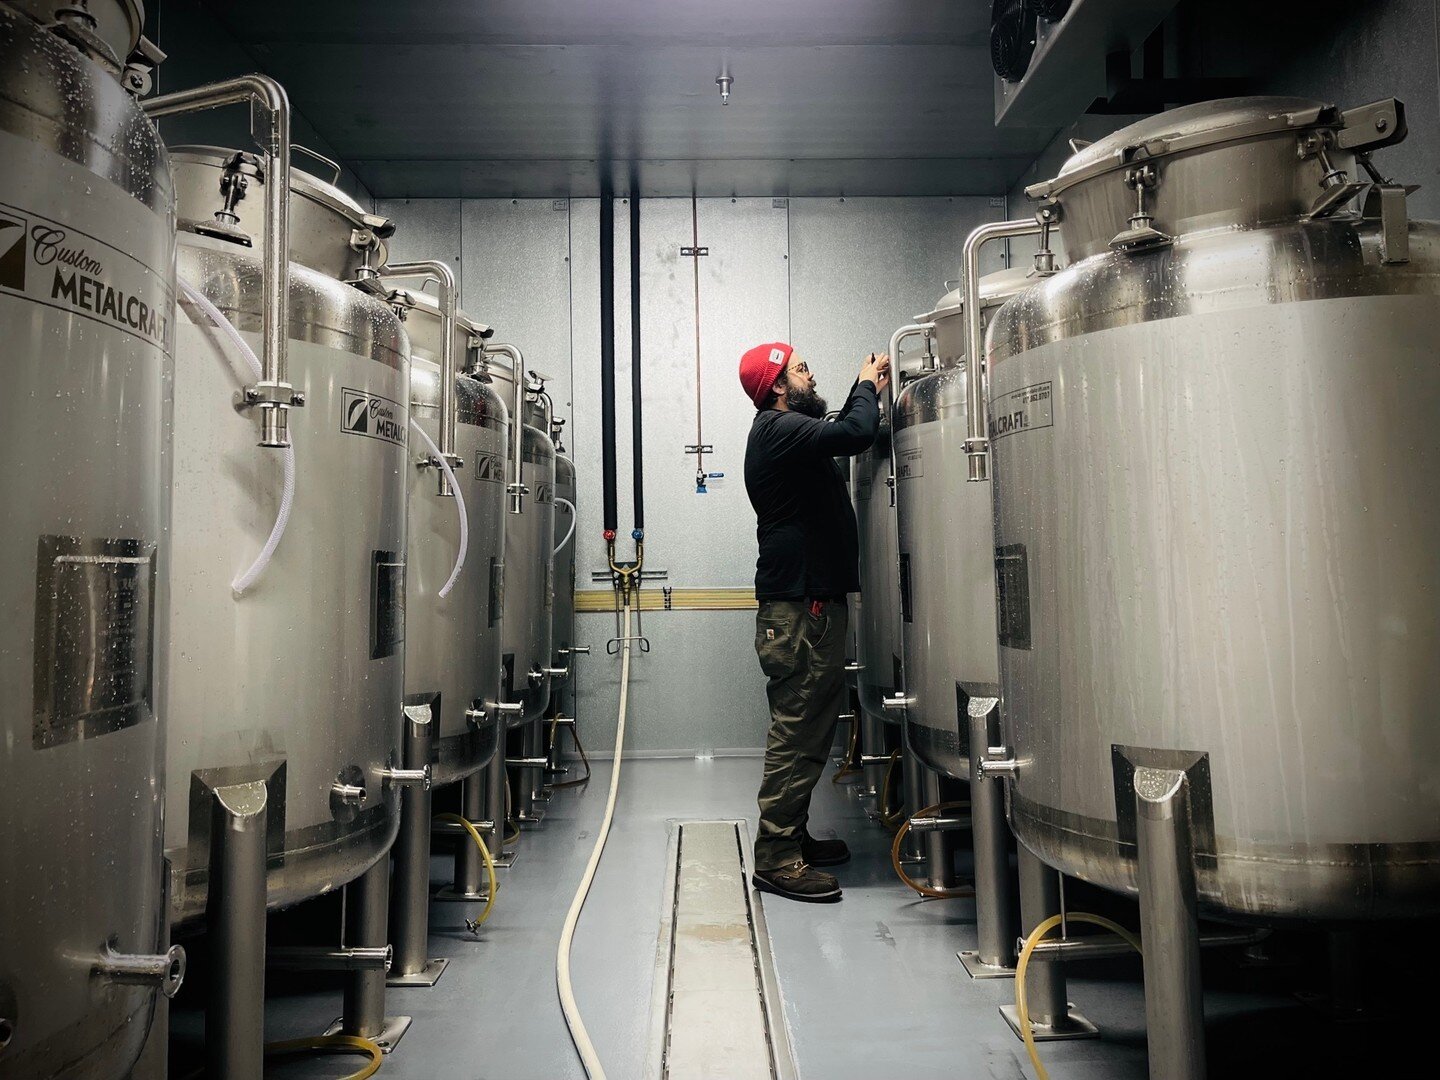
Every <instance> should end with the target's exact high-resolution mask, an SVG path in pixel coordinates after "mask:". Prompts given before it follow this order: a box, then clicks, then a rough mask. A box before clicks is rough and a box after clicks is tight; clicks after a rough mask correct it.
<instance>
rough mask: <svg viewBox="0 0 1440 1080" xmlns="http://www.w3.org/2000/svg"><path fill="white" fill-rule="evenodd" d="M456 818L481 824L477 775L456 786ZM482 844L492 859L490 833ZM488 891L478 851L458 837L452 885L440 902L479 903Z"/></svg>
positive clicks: (481, 780)
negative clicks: (488, 850)
mask: <svg viewBox="0 0 1440 1080" xmlns="http://www.w3.org/2000/svg"><path fill="white" fill-rule="evenodd" d="M497 753H498V751H497ZM460 816H461V817H463V818H464V819H465V820H466V821H470V822H476V821H484V820H485V784H484V777H483V776H481V774H480V773H478V772H475V773H471V774H470V775H469V776H467V777H466V778H465V779H464V780H462V781H461V783H460ZM485 843H486V845H487V846H488V847H489V848H490V849H491V857H492V858H493V857H494V855H495V850H494V848H495V836H494V833H493V832H492V833H491V834H490V835H489V836H486V837H485ZM488 887H489V880H488V878H487V877H486V874H485V860H484V858H482V857H481V855H480V849H479V848H477V847H476V846H475V844H474V843H473V842H472V841H471V839H470V837H469V836H462V837H460V843H459V845H458V846H457V847H456V849H455V884H454V885H453V886H452V887H451V889H450V890H449V892H448V893H447V894H446V895H445V897H444V898H445V899H447V900H478V901H483V900H487V899H489V896H490V894H489V892H488V891H487V889H488Z"/></svg>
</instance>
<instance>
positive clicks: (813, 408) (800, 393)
mask: <svg viewBox="0 0 1440 1080" xmlns="http://www.w3.org/2000/svg"><path fill="white" fill-rule="evenodd" d="M785 401H786V403H787V404H788V405H789V406H790V408H791V410H792V411H793V412H798V413H799V414H800V415H801V416H810V417H814V418H815V419H816V420H821V419H824V417H825V414H826V413H827V412H829V411H830V407H829V405H827V404H826V402H825V399H824V398H823V397H821V396H820V395H819V394H817V393H816V392H815V388H814V387H811V388H810V389H808V390H796V389H794V388H793V387H792V388H791V390H790V393H789V394H787V395H786V397H785Z"/></svg>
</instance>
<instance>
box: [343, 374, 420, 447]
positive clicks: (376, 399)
mask: <svg viewBox="0 0 1440 1080" xmlns="http://www.w3.org/2000/svg"><path fill="white" fill-rule="evenodd" d="M340 430H341V431H342V432H344V433H345V434H346V435H363V436H364V437H365V438H367V439H380V440H382V441H384V442H389V443H394V444H395V445H397V446H404V445H405V410H404V409H402V408H401V407H400V405H399V403H398V402H395V401H391V400H390V399H389V398H385V397H381V396H380V395H378V394H371V393H369V392H367V391H365V390H352V389H350V388H349V387H348V386H347V387H342V388H341V393H340Z"/></svg>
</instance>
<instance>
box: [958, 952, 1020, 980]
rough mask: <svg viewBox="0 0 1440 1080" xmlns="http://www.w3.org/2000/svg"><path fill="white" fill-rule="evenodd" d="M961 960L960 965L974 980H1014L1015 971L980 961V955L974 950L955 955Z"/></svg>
mask: <svg viewBox="0 0 1440 1080" xmlns="http://www.w3.org/2000/svg"><path fill="white" fill-rule="evenodd" d="M955 955H956V956H958V957H959V958H960V963H961V964H962V965H964V967H965V970H966V971H967V972H969V974H970V977H971V978H972V979H1013V978H1014V977H1015V969H1014V968H1009V967H996V966H995V965H994V964H987V963H985V962H984V961H983V960H981V959H980V954H979V953H977V952H975V951H974V950H973V949H965V950H964V951H963V952H958V953H956V954H955Z"/></svg>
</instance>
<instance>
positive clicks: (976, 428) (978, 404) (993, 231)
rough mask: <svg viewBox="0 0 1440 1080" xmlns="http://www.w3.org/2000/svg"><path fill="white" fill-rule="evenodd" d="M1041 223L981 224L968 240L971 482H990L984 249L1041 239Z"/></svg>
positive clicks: (965, 251) (965, 261) (964, 257)
mask: <svg viewBox="0 0 1440 1080" xmlns="http://www.w3.org/2000/svg"><path fill="white" fill-rule="evenodd" d="M1042 231H1043V230H1042V227H1041V225H1040V223H1039V222H1037V221H1036V220H1034V219H1033V218H1030V219H1026V220H1024V221H994V222H991V223H990V224H989V225H981V226H980V227H979V228H978V229H976V230H975V231H974V232H972V233H971V234H970V235H969V236H967V237H966V238H965V246H964V248H963V249H962V265H963V267H964V277H965V363H966V365H967V366H968V372H969V384H970V385H969V392H968V393H967V394H966V395H965V435H966V439H965V453H966V454H967V455H968V456H969V458H970V480H971V482H972V483H973V482H975V481H979V480H989V479H990V459H989V453H990V436H989V433H988V432H987V431H986V429H985V413H986V410H987V409H988V408H989V405H990V378H989V375H988V374H987V373H986V371H985V364H984V362H983V357H982V356H981V353H982V352H984V345H985V338H984V335H983V334H982V333H981V328H980V249H981V248H982V247H984V246H985V245H986V244H987V243H989V242H990V241H991V240H1008V239H1010V238H1012V237H1016V236H1039V235H1040V234H1041V232H1042Z"/></svg>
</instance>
